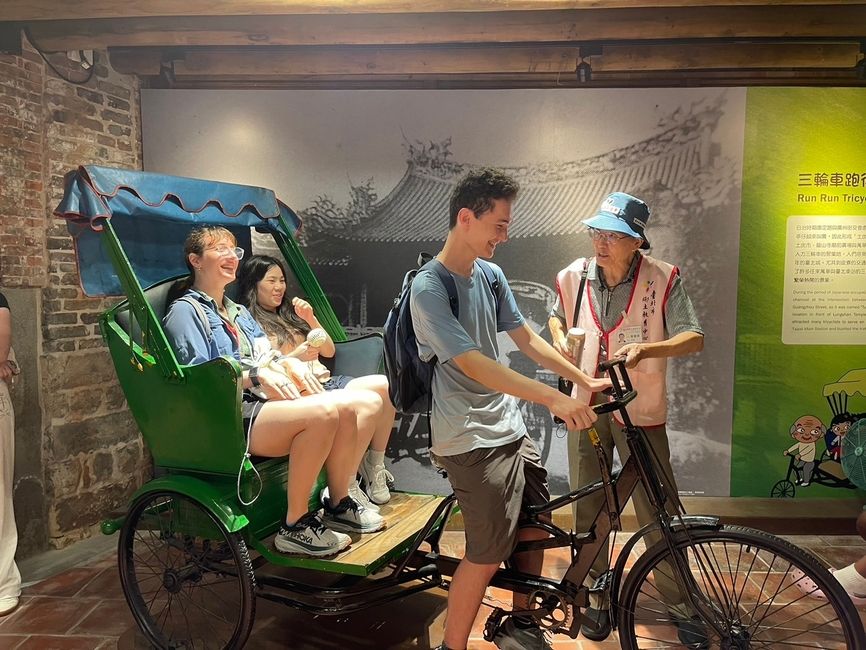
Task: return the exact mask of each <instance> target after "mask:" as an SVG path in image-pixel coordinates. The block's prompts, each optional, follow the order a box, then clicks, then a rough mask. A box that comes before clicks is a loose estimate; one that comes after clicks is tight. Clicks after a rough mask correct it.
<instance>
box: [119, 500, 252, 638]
mask: <svg viewBox="0 0 866 650" xmlns="http://www.w3.org/2000/svg"><path fill="white" fill-rule="evenodd" d="M117 555H118V568H119V570H120V582H121V586H122V587H123V594H124V596H125V597H126V602H127V603H128V604H129V608H130V610H132V614H133V616H134V617H135V620H136V622H137V623H138V626H139V628H141V630H142V632H144V635H145V636H146V637H147V639H148V641H150V642H151V643H152V644H153V645H154V646H156V647H158V648H196V649H202V650H203V649H205V648H240V647H242V646H243V645H244V643H245V642H246V640H247V637H248V636H249V634H250V630H251V629H252V626H253V620H254V618H255V611H256V598H255V574H254V572H253V567H252V563H251V562H250V556H249V552H248V551H247V546H246V543H245V542H244V540H243V538H242V537H241V536H240V534H239V533H230V532H228V531H227V530H226V528H225V526H223V524H222V523H221V522H220V521H219V520H218V519H217V518H216V517H215V516H214V515H213V514H212V513H211V512H210V511H209V510H208V509H207V508H205V507H204V506H203V505H201V504H200V503H199V502H197V501H195V500H194V499H192V498H190V497H188V496H185V495H183V494H179V493H176V492H154V493H149V494H144V495H142V496H141V497H139V498H138V499H137V500H136V501H135V502H134V503H133V504H132V507H131V508H130V510H129V513H128V515H127V517H126V520H125V521H124V524H123V528H122V529H121V532H120V539H119V540H118V553H117Z"/></svg>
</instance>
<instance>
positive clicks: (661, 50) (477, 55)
mask: <svg viewBox="0 0 866 650" xmlns="http://www.w3.org/2000/svg"><path fill="white" fill-rule="evenodd" d="M110 56H111V63H112V66H113V67H114V68H115V69H117V70H118V71H119V72H123V73H128V74H137V75H143V76H154V75H159V74H160V73H161V72H162V70H163V68H165V67H170V68H171V71H172V75H173V77H174V78H175V79H182V78H184V77H195V78H201V77H207V76H213V77H222V78H226V77H237V78H244V77H250V78H257V79H266V78H272V77H298V76H319V75H321V76H333V75H347V76H351V75H364V76H376V75H485V74H500V75H502V74H506V75H507V74H555V75H565V76H573V75H574V72H575V69H576V66H577V63H578V61H579V60H580V58H581V50H580V48H579V47H575V46H537V47H528V46H473V47H469V46H467V47H459V46H449V47H444V46H443V47H433V46H418V47H385V48H382V47H321V48H304V47H296V48H277V47H269V48H261V49H252V48H234V49H217V48H194V49H191V50H186V51H178V50H167V51H163V50H160V49H159V48H127V49H113V50H111V51H110ZM584 59H585V60H586V61H587V62H588V63H589V64H590V67H591V68H592V71H593V73H603V72H645V71H660V70H661V71H688V70H719V69H733V70H750V69H755V70H757V69H768V70H773V69H783V70H788V69H810V68H815V69H839V70H855V67H856V66H857V64H858V62H859V61H860V60H861V59H862V54H861V53H860V44H859V42H852V43H832V44H830V43H814V44H775V43H768V44H754V43H736V44H716V45H706V44H699V45H696V46H693V47H689V46H682V45H677V46H670V45H632V46H617V45H615V46H604V47H602V49H601V54H594V55H592V56H589V57H584Z"/></svg>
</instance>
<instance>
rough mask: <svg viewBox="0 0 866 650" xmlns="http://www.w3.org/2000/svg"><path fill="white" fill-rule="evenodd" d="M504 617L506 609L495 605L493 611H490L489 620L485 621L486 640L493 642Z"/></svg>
mask: <svg viewBox="0 0 866 650" xmlns="http://www.w3.org/2000/svg"><path fill="white" fill-rule="evenodd" d="M503 618H505V610H503V609H500V608H499V607H494V608H493V611H492V612H490V616H488V617H487V622H485V623H484V640H485V641H487V642H489V643H493V637H495V636H496V632H497V631H498V630H499V626H500V625H502V619H503Z"/></svg>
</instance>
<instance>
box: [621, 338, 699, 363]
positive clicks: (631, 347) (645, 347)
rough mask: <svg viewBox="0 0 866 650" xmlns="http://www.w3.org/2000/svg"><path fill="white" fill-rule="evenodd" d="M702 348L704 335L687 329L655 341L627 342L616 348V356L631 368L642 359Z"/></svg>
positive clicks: (696, 350)
mask: <svg viewBox="0 0 866 650" xmlns="http://www.w3.org/2000/svg"><path fill="white" fill-rule="evenodd" d="M703 349H704V335H703V334H702V333H701V332H694V331H688V332H680V333H679V334H676V335H675V336H672V337H670V338H669V339H665V340H664V341H658V342H656V343H629V344H628V345H624V346H623V347H621V348H620V349H619V350H617V353H616V357H617V358H620V359H621V358H624V359H625V367H626V368H633V367H634V366H635V365H636V364H637V363H638V362H639V361H642V360H643V359H661V358H667V357H682V356H685V355H687V354H692V353H693V352H700V351H701V350H703Z"/></svg>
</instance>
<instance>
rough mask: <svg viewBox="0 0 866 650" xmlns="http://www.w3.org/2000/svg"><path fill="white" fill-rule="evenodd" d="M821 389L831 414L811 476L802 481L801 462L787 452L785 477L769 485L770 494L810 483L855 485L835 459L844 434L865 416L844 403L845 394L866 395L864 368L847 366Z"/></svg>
mask: <svg viewBox="0 0 866 650" xmlns="http://www.w3.org/2000/svg"><path fill="white" fill-rule="evenodd" d="M822 392H823V395H824V397H825V399H826V400H827V404H828V405H829V406H830V412H831V414H832V418H831V420H830V426H828V427H827V429H826V432H825V433H824V436H823V438H824V446H825V448H824V450H823V451H822V452H821V455H820V456H819V457H817V458H816V460H815V463H814V468H813V469H812V472H811V476H810V477H807V478H808V480H806V481H805V482H804V481H803V478H804V477H803V470H802V467H801V466H800V465H801V464H800V463H798V462H797V459H796V456H795V455H793V454H790V455H789V460H788V471H787V473H786V475H785V478H783V479H781V480H780V481H777V482H776V483H775V485H773V487H772V489H771V490H770V496H771V497H793V496H794V493H795V491H796V485H803V486H804V487H805V486H806V485H809V484H810V483H815V484H818V485H825V486H827V487H832V488H848V489H851V490H853V489H856V487H857V486H856V485H854V484H853V483H852V482H851V481H850V480H849V478H848V476H846V474H845V472H844V470H843V467H842V464H841V463H840V462H839V461H840V460H841V459H840V455H841V449H842V441H843V439H844V438H845V435H846V434H847V433H848V431H849V429H850V427H851V426H852V425H853V424H854V423H855V422H856V421H857V420H859V419H861V418H864V417H866V413H859V414H856V413H852V412H851V410H849V407H848V400H849V398H852V397H855V396H856V395H858V394H859V395H860V396H862V397H866V368H860V369H857V370H849V371H848V372H846V373H845V374H844V375H842V376H841V377H840V378H839V379H838V380H837V381H834V382H831V383H829V384H826V385H825V386H824V389H823V391H822ZM801 419H802V418H801Z"/></svg>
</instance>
